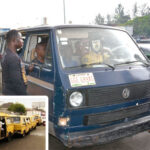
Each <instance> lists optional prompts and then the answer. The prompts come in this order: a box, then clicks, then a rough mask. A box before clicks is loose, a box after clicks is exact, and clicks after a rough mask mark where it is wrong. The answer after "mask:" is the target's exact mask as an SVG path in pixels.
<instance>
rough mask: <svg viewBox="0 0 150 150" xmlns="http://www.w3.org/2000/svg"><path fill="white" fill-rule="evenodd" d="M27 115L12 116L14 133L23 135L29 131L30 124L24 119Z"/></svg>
mask: <svg viewBox="0 0 150 150" xmlns="http://www.w3.org/2000/svg"><path fill="white" fill-rule="evenodd" d="M26 117H27V116H21V115H20V116H19V115H16V116H12V118H13V122H14V130H15V133H16V134H19V135H21V136H22V137H24V136H25V135H26V134H28V133H29V132H30V126H29V124H28V122H27V120H26Z"/></svg>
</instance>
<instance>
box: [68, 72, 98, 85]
mask: <svg viewBox="0 0 150 150" xmlns="http://www.w3.org/2000/svg"><path fill="white" fill-rule="evenodd" d="M69 81H70V85H71V86H72V87H78V86H87V85H95V84H96V83H95V79H94V76H93V73H81V74H71V75H69Z"/></svg>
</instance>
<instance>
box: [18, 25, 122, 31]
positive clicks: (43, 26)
mask: <svg viewBox="0 0 150 150" xmlns="http://www.w3.org/2000/svg"><path fill="white" fill-rule="evenodd" d="M83 27H84V28H107V29H117V30H122V29H119V28H115V27H112V26H108V25H73V24H69V25H67V24H66V25H56V26H49V25H42V26H35V27H26V28H19V29H18V30H19V31H38V30H49V29H62V28H83Z"/></svg>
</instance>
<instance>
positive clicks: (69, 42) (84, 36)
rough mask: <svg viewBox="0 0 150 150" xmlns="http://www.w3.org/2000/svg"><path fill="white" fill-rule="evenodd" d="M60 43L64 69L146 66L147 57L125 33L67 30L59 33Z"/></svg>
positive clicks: (82, 29) (108, 30)
mask: <svg viewBox="0 0 150 150" xmlns="http://www.w3.org/2000/svg"><path fill="white" fill-rule="evenodd" d="M56 39H57V47H58V52H59V56H60V61H61V64H62V67H63V68H75V67H103V66H106V65H107V66H115V65H118V64H124V63H126V62H146V59H145V57H144V56H143V54H142V53H141V52H140V51H139V49H138V47H137V46H136V45H135V43H134V42H133V40H132V39H131V38H130V36H129V35H128V34H127V33H126V32H124V31H120V30H115V29H102V28H64V29H58V30H56ZM131 64H132V63H131Z"/></svg>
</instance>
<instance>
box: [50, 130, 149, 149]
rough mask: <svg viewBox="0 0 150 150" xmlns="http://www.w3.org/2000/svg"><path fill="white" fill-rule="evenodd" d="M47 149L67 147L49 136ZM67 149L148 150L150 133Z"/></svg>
mask: <svg viewBox="0 0 150 150" xmlns="http://www.w3.org/2000/svg"><path fill="white" fill-rule="evenodd" d="M49 150H67V148H65V147H64V146H63V144H62V143H61V142H59V141H58V140H57V139H55V138H53V137H52V136H50V138H49ZM69 150H150V133H148V132H143V133H140V134H137V135H135V136H132V137H127V138H124V139H121V140H118V141H115V142H113V143H109V144H105V145H99V146H92V147H86V148H71V149H69Z"/></svg>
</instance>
